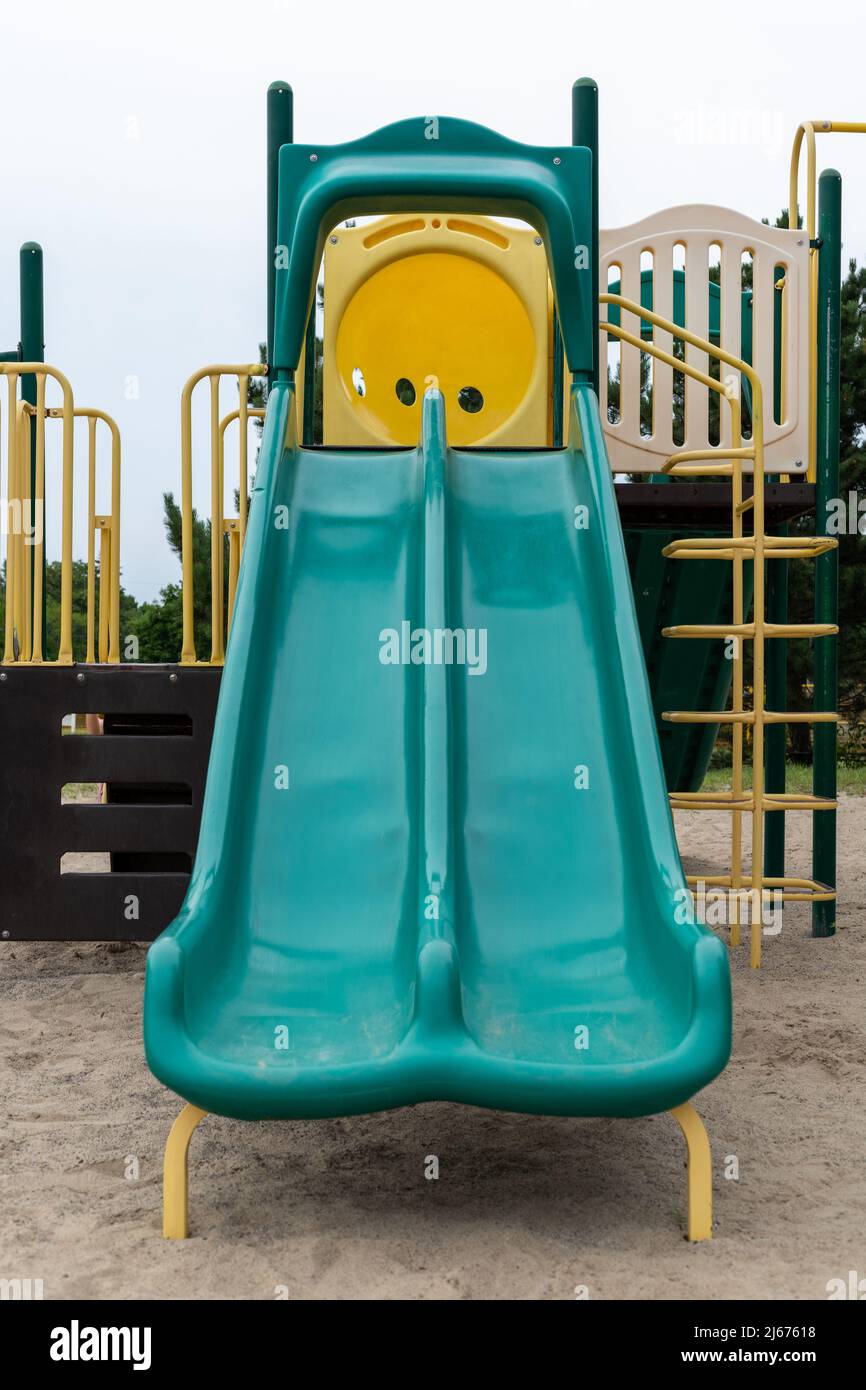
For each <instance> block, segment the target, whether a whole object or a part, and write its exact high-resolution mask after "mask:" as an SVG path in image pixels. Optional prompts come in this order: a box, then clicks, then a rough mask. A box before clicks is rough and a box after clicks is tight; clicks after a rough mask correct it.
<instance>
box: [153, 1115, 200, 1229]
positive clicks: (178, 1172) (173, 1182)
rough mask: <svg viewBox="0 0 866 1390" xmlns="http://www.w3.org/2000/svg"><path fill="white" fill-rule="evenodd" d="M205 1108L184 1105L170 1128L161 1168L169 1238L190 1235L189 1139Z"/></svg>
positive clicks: (163, 1214)
mask: <svg viewBox="0 0 866 1390" xmlns="http://www.w3.org/2000/svg"><path fill="white" fill-rule="evenodd" d="M206 1114H207V1111H206V1110H199V1108H198V1106H197V1105H185V1106H184V1107H183V1110H181V1112H180V1114H179V1115H178V1117H177V1119H176V1120H175V1122H174V1124H173V1125H172V1127H171V1130H170V1131H169V1136H168V1139H167V1140H166V1145H165V1157H164V1160H163V1169H162V1234H163V1235H164V1236H165V1237H166V1239H167V1240H186V1238H187V1236H188V1235H189V1215H188V1212H189V1195H188V1194H189V1163H188V1156H189V1141H190V1139H191V1138H192V1136H193V1134H194V1133H195V1130H196V1128H197V1126H198V1125H200V1124H201V1122H202V1120H203V1119H204V1117H205V1115H206Z"/></svg>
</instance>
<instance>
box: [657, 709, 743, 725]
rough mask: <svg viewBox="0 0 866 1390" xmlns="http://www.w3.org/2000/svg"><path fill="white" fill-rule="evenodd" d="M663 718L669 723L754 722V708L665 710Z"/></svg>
mask: <svg viewBox="0 0 866 1390" xmlns="http://www.w3.org/2000/svg"><path fill="white" fill-rule="evenodd" d="M662 719H664V720H666V721H667V723H668V724H754V722H755V712H754V710H750V709H744V710H730V709H685V710H664V711H663V712H662Z"/></svg>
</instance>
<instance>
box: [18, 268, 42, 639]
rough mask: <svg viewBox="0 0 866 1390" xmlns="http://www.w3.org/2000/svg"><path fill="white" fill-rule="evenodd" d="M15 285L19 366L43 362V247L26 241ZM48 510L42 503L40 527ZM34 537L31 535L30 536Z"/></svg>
mask: <svg viewBox="0 0 866 1390" xmlns="http://www.w3.org/2000/svg"><path fill="white" fill-rule="evenodd" d="M18 283H19V297H20V315H21V341H20V343H19V345H18V348H19V352H20V353H21V361H22V362H44V361H45V295H44V285H43V278H42V247H41V246H40V245H39V244H38V243H37V242H35V241H25V243H24V245H23V246H22V247H21V250H20V252H19V256H18ZM21 399H22V400H24V401H29V402H30V404H31V405H35V404H36V377H35V376H33V374H32V373H29V374H28V375H27V376H23V377H22V378H21ZM30 499H31V500H30V525H31V527H33V526H35V524H36V421H35V419H32V418H31V420H30ZM46 511H47V508H46V506H45V505H44V503H43V507H42V525H43V528H44V526H45V515H46ZM32 534H34V533H33V532H32V531H31V535H32ZM29 551H30V582H31V585H32V583H33V565H34V563H35V559H36V552H35V547H33V546H30V547H29ZM46 552H47V546H45V547H44V548H43V551H42V563H43V575H42V631H43V632H45V629H46V614H45V604H46V592H45V588H46V586H45V571H44V565H45V555H46ZM31 592H32V589H31Z"/></svg>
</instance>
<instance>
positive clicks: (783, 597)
mask: <svg viewBox="0 0 866 1390" xmlns="http://www.w3.org/2000/svg"><path fill="white" fill-rule="evenodd" d="M783 274H784V270H783V268H782V267H781V266H777V267H776V269H775V271H774V275H773V279H774V281H778V280H779V278H780V276H781V275H783ZM783 294H784V290H780V289H775V290H774V291H773V320H774V324H773V328H774V332H773V419H774V420H775V421H777V422H778V421H779V420H781V418H782V296H783ZM788 530H789V528H788V526H787V523H786V524H784V525H782V526H780V527H779V528H778V531H777V533H776V534H777V535H780V536H787V535H788ZM788 563H789V562H788V561H787V560H773V561H772V563H771V564H769V565H768V566H767V619H768V621H769V622H771V623H786V622H787V621H788ZM766 662H767V666H766V679H767V708H768V709H772V710H782V709H787V702H788V642H787V639H786V638H785V637H778V638H776V639H775V641H773V642H769V643H768V644H767V651H766ZM787 743H788V726H787V724H770V725H769V726H768V727H767V729H766V731H765V734H764V748H765V758H764V788H765V790H766V791H768V792H784V790H785V763H786V755H787ZM764 874H765V876H766V877H767V878H783V877H784V875H785V812H784V811H768V812H767V813H766V815H765V816H764Z"/></svg>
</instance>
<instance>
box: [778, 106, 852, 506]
mask: <svg viewBox="0 0 866 1390" xmlns="http://www.w3.org/2000/svg"><path fill="white" fill-rule="evenodd" d="M830 134H838V135H866V122H864V121H801V123H800V124H799V125H798V127H797V131H796V134H795V135H794V145H793V148H792V150H791V167H790V172H789V176H788V225H789V227H792V228H795V227H796V226H797V224H798V222H799V215H800V205H799V194H798V186H799V181H800V153H801V150H802V148H803V140H804V139H805V141H806V232H807V234H808V237H809V472H808V480H809V482H810V483H814V481H815V470H816V461H817V421H818V416H817V395H818V247H817V245H816V242H817V238H818V171H817V152H816V148H815V136H816V135H830Z"/></svg>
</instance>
